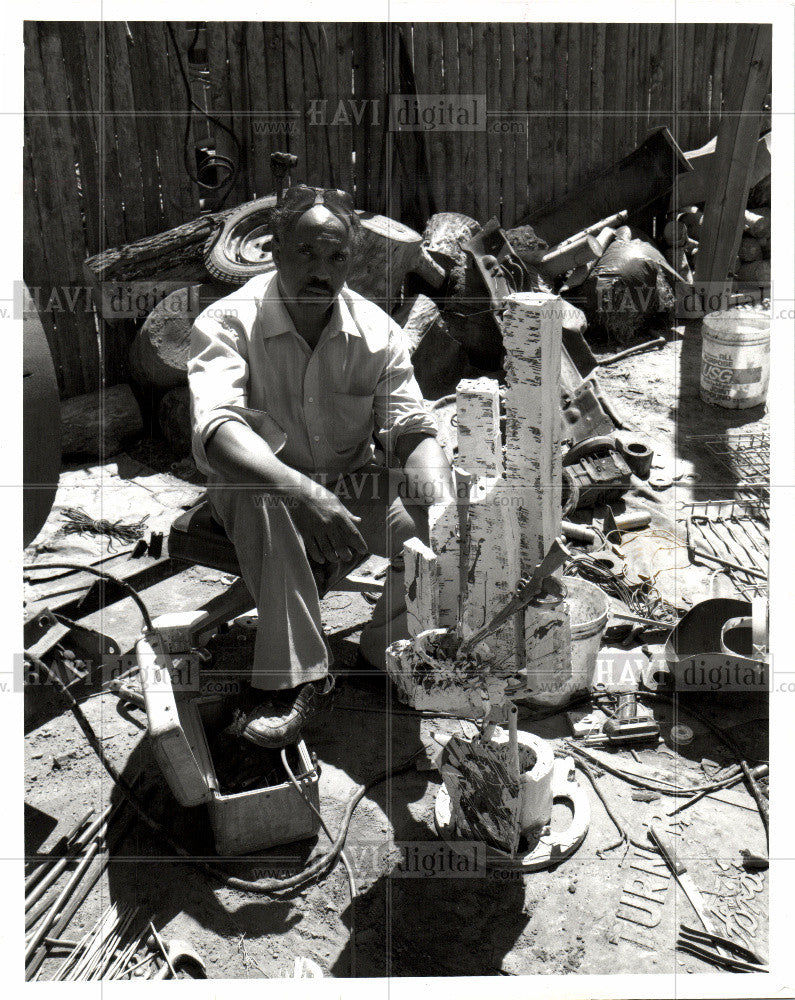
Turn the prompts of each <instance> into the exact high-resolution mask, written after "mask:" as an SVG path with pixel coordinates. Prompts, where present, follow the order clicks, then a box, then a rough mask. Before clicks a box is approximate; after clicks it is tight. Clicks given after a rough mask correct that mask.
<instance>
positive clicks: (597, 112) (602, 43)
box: [589, 24, 607, 174]
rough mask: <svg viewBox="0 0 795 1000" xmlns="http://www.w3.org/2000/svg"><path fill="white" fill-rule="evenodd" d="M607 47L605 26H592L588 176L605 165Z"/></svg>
mask: <svg viewBox="0 0 795 1000" xmlns="http://www.w3.org/2000/svg"><path fill="white" fill-rule="evenodd" d="M606 47H607V26H606V25H604V24H595V25H594V26H593V42H592V49H591V117H590V119H589V121H590V134H591V144H590V152H591V161H590V170H589V173H590V174H594V173H597V172H598V171H599V170H600V169H601V168H602V167H603V166H604V165H605V151H604V139H605V114H604V109H605V67H606V63H605V53H606Z"/></svg>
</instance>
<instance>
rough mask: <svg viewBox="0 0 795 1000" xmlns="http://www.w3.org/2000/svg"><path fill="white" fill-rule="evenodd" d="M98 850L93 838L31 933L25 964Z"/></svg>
mask: <svg viewBox="0 0 795 1000" xmlns="http://www.w3.org/2000/svg"><path fill="white" fill-rule="evenodd" d="M103 836H104V832H103ZM98 850H99V839H97V840H95V841H94V843H93V844H91V846H90V847H89V849H88V851H87V852H86V853H85V854H84V855H83V857H82V859H81V861H80V863H79V864H78V866H77V868H75V870H74V872H73V874H72V877H71V878H70V879H69V881H68V882H67V883H66V885H65V886H64V887H63V889H62V890H61V892H60V893H59V895H58V898H57V899H56V900H55V902H54V903H53V905H52V907H51V908H50V910H49V911H48V913H47V914H45V916H44V918H43V920H42V921H41V923H40V924H39V926H38V928H37V929H36V930H35V931H34V932H33V934H32V935H31V939H30V942H29V943H28V944H27V945H26V947H25V963H26V964H27V962H29V961H30V958H31V956H32V955H33V953H34V951H35V950H36V948H38V946H39V945H40V944H41V942H42V941H43V940H44V938H45V937H46V936H47V932H48V931H49V929H50V927H52V925H53V923H54V922H55V919H56V917H57V916H58V914H59V912H60V911H61V910H62V909H63V907H64V905H65V904H66V902H67V900H68V899H69V897H70V896H71V894H72V892H74V890H75V889H76V888H77V886H78V885H79V883H80V879H81V878H82V877H83V875H84V874H85V872H86V869H87V868H88V866H89V865H90V864H91V862H92V861H93V859H94V855H95V854H96V853H97V851H98Z"/></svg>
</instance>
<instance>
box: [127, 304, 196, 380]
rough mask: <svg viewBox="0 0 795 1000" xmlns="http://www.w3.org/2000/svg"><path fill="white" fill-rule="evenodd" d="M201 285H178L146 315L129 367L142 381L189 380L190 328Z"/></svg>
mask: <svg viewBox="0 0 795 1000" xmlns="http://www.w3.org/2000/svg"><path fill="white" fill-rule="evenodd" d="M199 288H200V286H199V285H191V286H190V287H189V288H178V289H177V290H176V291H175V292H171V294H170V295H167V296H166V297H165V298H164V299H163V301H162V302H160V303H158V305H156V306H155V308H154V309H153V310H152V311H151V312H150V313H149V315H148V316H147V317H146V320H145V321H144V324H143V326H142V327H141V329H140V330H139V331H138V334H137V336H136V338H135V340H134V341H133V342H132V344H131V345H130V371H131V374H132V375H134V377H135V379H136V381H137V382H139V383H140V384H141V385H154V386H158V387H160V388H163V389H170V388H172V387H173V386H178V385H183V384H184V383H185V382H186V381H187V378H188V372H187V369H188V354H189V352H190V331H191V328H192V327H193V321H194V319H195V318H196V317H197V316H198V315H199V313H200V312H201V309H200V307H199Z"/></svg>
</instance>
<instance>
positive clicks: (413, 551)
mask: <svg viewBox="0 0 795 1000" xmlns="http://www.w3.org/2000/svg"><path fill="white" fill-rule="evenodd" d="M403 559H404V562H405V576H404V579H405V583H406V624H407V627H408V630H409V635H411V636H416V635H419V634H420V632H425V631H426V630H427V629H430V628H436V627H437V623H438V621H439V581H438V579H437V565H436V556H435V555H434V554H433V550H432V549H429V548H428V546H427V545H425V544H424V543H423V542H421V541H420V539H419V538H410V539H409V540H408V541H407V542H405V543H404V545H403Z"/></svg>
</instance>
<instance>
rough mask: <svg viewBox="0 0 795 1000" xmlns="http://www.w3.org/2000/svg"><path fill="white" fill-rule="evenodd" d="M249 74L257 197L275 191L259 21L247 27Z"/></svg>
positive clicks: (251, 173)
mask: <svg viewBox="0 0 795 1000" xmlns="http://www.w3.org/2000/svg"><path fill="white" fill-rule="evenodd" d="M243 29H244V45H245V50H246V72H247V74H248V93H249V111H250V112H251V116H250V118H249V121H248V131H247V135H248V151H249V167H250V169H249V176H250V184H251V186H252V189H253V191H254V196H255V197H256V198H262V197H263V195H266V194H270V193H271V191H272V189H273V180H272V177H271V165H270V155H271V153H272V152H273V149H272V145H271V137H270V136H269V135H268V125H269V124H270V121H271V120H270V118H268V117H267V116H265V115H264V114H263V112H266V111H269V110H270V107H269V103H268V102H269V96H270V95H269V94H268V80H267V76H266V71H265V40H264V38H263V35H262V23H261V22H260V21H247V22H246V23H245V24H244V26H243Z"/></svg>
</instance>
